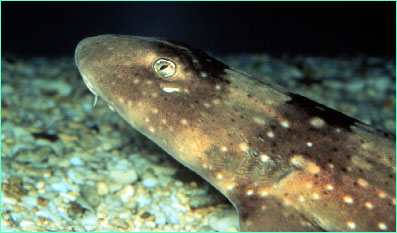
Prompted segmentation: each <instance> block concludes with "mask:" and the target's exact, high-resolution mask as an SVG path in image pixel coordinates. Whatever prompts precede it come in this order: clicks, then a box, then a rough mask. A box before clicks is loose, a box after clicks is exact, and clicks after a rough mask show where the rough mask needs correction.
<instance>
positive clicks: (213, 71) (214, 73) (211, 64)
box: [158, 40, 230, 84]
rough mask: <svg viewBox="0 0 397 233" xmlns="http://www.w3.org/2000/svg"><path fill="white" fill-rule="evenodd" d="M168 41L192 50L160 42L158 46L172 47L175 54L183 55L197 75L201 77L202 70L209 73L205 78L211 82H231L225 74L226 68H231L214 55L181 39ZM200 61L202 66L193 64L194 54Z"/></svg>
mask: <svg viewBox="0 0 397 233" xmlns="http://www.w3.org/2000/svg"><path fill="white" fill-rule="evenodd" d="M166 41H168V42H171V43H173V44H175V45H179V46H182V47H185V48H187V49H189V50H190V54H187V55H185V54H186V53H187V51H185V50H182V49H180V48H177V47H170V46H168V45H166V44H162V43H159V44H158V47H159V48H161V47H166V48H167V49H172V50H175V51H174V54H178V55H182V56H183V57H184V59H185V60H186V62H188V63H189V65H190V67H191V69H192V70H193V71H194V72H195V73H196V74H197V77H201V76H200V75H199V74H200V73H201V72H205V73H207V77H206V78H205V79H206V80H208V81H209V82H211V83H213V84H217V83H226V84H229V83H230V81H229V80H227V79H225V78H224V76H225V75H226V73H225V69H229V66H228V65H225V64H223V63H222V62H220V61H218V60H216V59H215V58H213V57H210V56H209V55H208V54H207V53H205V52H203V51H201V50H199V49H196V48H194V47H191V46H189V45H186V44H184V43H182V42H179V41H172V40H166ZM192 55H193V56H194V57H195V58H196V59H197V60H198V61H199V64H200V67H198V68H196V66H195V64H193V59H192V58H193V56H192Z"/></svg>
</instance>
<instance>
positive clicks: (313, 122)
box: [310, 117, 325, 128]
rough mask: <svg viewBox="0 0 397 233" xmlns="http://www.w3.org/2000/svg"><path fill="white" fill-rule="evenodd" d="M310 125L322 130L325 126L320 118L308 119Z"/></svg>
mask: <svg viewBox="0 0 397 233" xmlns="http://www.w3.org/2000/svg"><path fill="white" fill-rule="evenodd" d="M310 124H311V126H313V127H314V128H322V127H324V126H325V121H324V120H323V119H321V118H320V117H313V118H312V119H310Z"/></svg>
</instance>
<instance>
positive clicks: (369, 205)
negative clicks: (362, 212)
mask: <svg viewBox="0 0 397 233" xmlns="http://www.w3.org/2000/svg"><path fill="white" fill-rule="evenodd" d="M364 204H365V207H367V209H369V210H372V209H373V208H374V205H373V204H372V203H371V202H368V201H367V202H365V203H364Z"/></svg>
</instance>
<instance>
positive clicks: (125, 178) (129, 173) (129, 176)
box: [109, 169, 138, 184]
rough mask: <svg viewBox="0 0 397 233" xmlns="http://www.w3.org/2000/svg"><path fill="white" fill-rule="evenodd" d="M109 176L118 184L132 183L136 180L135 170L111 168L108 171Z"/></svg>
mask: <svg viewBox="0 0 397 233" xmlns="http://www.w3.org/2000/svg"><path fill="white" fill-rule="evenodd" d="M109 178H110V179H111V180H112V181H114V182H116V183H119V184H132V183H134V182H135V181H137V180H138V175H137V174H136V172H135V170H132V169H131V170H112V171H110V172H109Z"/></svg>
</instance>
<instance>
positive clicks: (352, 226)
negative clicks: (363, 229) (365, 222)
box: [346, 222, 356, 230]
mask: <svg viewBox="0 0 397 233" xmlns="http://www.w3.org/2000/svg"><path fill="white" fill-rule="evenodd" d="M346 224H347V226H348V227H349V228H350V229H351V230H354V229H356V224H355V223H354V222H347V223H346Z"/></svg>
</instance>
